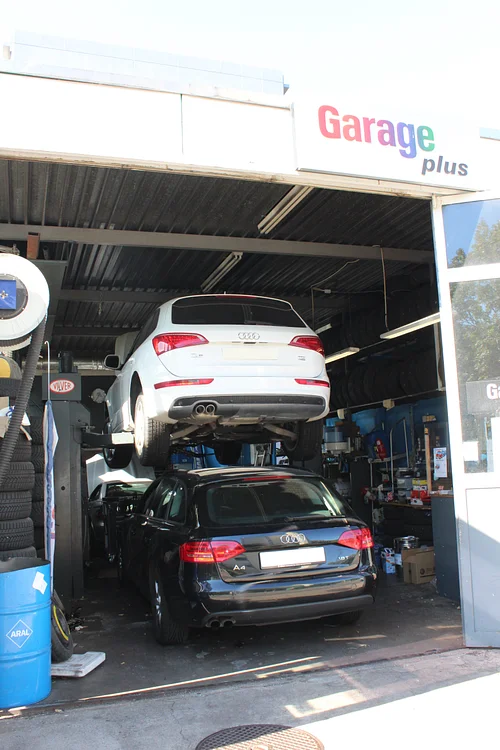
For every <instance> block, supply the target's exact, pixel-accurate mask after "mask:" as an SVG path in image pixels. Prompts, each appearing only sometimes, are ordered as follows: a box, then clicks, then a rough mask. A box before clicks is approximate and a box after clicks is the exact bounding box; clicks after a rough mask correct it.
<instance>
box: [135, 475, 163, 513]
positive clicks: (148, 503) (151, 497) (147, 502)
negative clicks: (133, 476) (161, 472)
mask: <svg viewBox="0 0 500 750" xmlns="http://www.w3.org/2000/svg"><path fill="white" fill-rule="evenodd" d="M159 484H160V480H159V479H156V480H155V481H154V482H153V483H152V484H150V485H149V487H148V489H147V490H146V492H145V493H144V495H143V496H142V502H143V505H142V510H138V511H137V512H138V513H142V514H143V515H145V516H149V515H153V507H154V505H155V502H156V490H157V489H158V485H159Z"/></svg>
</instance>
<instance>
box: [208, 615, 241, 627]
mask: <svg viewBox="0 0 500 750" xmlns="http://www.w3.org/2000/svg"><path fill="white" fill-rule="evenodd" d="M233 625H235V620H234V619H233V618H232V617H218V618H214V619H213V620H209V621H208V622H207V624H206V627H207V628H211V629H212V630H219V628H231V627H232V626H233Z"/></svg>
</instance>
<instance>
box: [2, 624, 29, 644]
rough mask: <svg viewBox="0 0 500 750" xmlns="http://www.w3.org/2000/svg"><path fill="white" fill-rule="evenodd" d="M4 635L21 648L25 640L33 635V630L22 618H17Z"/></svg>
mask: <svg viewBox="0 0 500 750" xmlns="http://www.w3.org/2000/svg"><path fill="white" fill-rule="evenodd" d="M5 635H6V636H7V638H8V639H9V640H10V641H12V643H14V644H15V645H16V646H17V647H18V648H22V647H23V646H24V644H25V643H26V641H27V640H28V639H29V638H31V636H32V635H33V631H32V629H31V628H30V627H29V625H26V623H25V622H24V621H23V620H18V621H17V622H16V624H15V625H14V627H12V628H9V630H8V632H7V633H6V634H5Z"/></svg>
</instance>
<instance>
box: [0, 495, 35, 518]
mask: <svg viewBox="0 0 500 750" xmlns="http://www.w3.org/2000/svg"><path fill="white" fill-rule="evenodd" d="M31 507H32V506H31V492H29V491H28V492H0V521H16V520H17V519H19V518H28V517H29V515H30V514H31Z"/></svg>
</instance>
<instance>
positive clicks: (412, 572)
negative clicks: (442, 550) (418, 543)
mask: <svg viewBox="0 0 500 750" xmlns="http://www.w3.org/2000/svg"><path fill="white" fill-rule="evenodd" d="M402 560H403V579H404V582H405V583H415V584H419V583H429V582H430V581H432V579H433V578H434V575H435V567H434V547H419V548H418V549H405V550H403V552H402Z"/></svg>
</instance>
